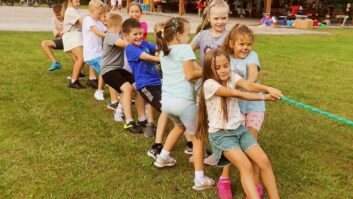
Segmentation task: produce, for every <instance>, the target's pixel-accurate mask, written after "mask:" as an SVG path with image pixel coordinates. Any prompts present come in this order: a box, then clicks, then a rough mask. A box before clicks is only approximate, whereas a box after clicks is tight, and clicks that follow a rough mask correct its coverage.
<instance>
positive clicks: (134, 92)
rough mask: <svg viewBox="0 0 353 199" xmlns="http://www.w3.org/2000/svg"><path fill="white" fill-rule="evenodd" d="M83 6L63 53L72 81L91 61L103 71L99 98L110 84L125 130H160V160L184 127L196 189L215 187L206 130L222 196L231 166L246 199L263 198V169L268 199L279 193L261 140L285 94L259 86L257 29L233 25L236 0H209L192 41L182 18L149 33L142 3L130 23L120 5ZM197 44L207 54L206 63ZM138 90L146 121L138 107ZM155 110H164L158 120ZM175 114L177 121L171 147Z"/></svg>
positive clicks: (162, 162)
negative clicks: (272, 106) (207, 167)
mask: <svg viewBox="0 0 353 199" xmlns="http://www.w3.org/2000/svg"><path fill="white" fill-rule="evenodd" d="M78 6H79V0H69V1H68V7H67V8H66V11H65V14H64V22H63V24H64V25H63V26H64V31H63V32H64V34H63V38H62V40H63V45H64V51H65V52H68V53H69V54H70V55H71V57H72V59H73V61H74V66H73V73H72V76H71V79H70V83H69V87H70V88H82V85H81V84H80V83H79V80H78V78H79V74H80V72H81V70H82V66H83V62H85V63H86V64H87V65H89V66H90V67H89V68H90V69H91V72H89V78H91V77H92V79H93V77H96V74H95V73H97V74H98V76H99V77H98V78H96V79H99V80H98V89H97V91H96V92H95V97H96V99H104V98H99V97H100V96H103V88H104V86H103V84H104V83H105V84H107V85H108V87H109V93H110V97H111V101H112V104H117V103H118V101H119V104H120V106H121V107H122V108H121V109H120V111H123V115H124V117H125V125H124V129H125V130H127V131H129V132H131V133H135V134H138V133H142V127H145V133H144V134H145V136H146V137H152V136H154V135H155V143H154V144H153V146H152V147H151V149H150V150H148V152H147V154H148V155H149V156H150V157H152V158H153V159H155V162H154V165H155V166H156V167H160V168H162V167H171V166H174V165H175V164H176V159H175V158H173V157H172V156H171V152H172V150H173V148H174V146H175V145H176V143H177V141H178V139H179V137H180V136H181V135H183V134H184V135H185V137H186V139H187V140H188V141H189V142H188V143H189V144H188V148H189V149H190V148H191V150H186V151H185V152H188V153H192V156H193V158H192V160H193V163H194V170H195V176H194V185H193V187H192V188H193V189H194V190H203V189H207V188H210V187H212V186H214V185H215V184H216V183H215V182H214V181H213V180H212V179H211V178H209V177H207V176H206V175H205V174H204V157H205V151H206V150H205V144H206V139H207V137H208V139H209V143H210V145H211V148H212V151H213V154H212V155H211V156H210V157H212V158H213V160H214V164H216V165H218V166H222V167H223V172H222V174H221V176H220V178H219V180H218V182H217V187H218V195H219V197H220V198H227V199H228V198H233V196H232V192H231V183H230V182H231V180H230V164H233V165H234V166H235V167H236V168H237V169H238V170H239V172H240V177H241V184H242V186H243V190H244V192H245V194H246V196H247V198H251V199H255V198H262V196H263V190H262V185H260V179H259V176H261V178H262V182H263V184H264V186H265V187H266V190H267V192H268V196H269V198H271V199H276V198H279V194H278V190H277V186H276V180H275V176H274V174H273V171H272V168H271V163H270V161H269V159H268V157H267V156H266V154H265V152H264V151H263V150H262V149H261V147H260V146H259V145H258V144H257V139H258V137H259V131H260V128H261V125H262V122H263V120H264V111H265V104H264V101H265V100H267V101H276V100H278V99H279V97H280V96H281V95H282V93H281V91H279V90H277V89H275V88H272V87H268V86H265V85H261V84H258V83H256V82H257V79H258V76H259V71H260V63H259V59H258V56H257V54H256V53H255V52H254V51H252V44H253V41H254V34H253V32H252V31H251V30H250V29H249V28H248V27H247V26H245V25H235V26H234V27H233V28H232V29H231V30H230V31H228V30H226V25H227V22H228V15H229V6H228V4H227V3H226V2H225V1H224V0H214V1H212V2H210V4H209V6H208V7H207V8H206V9H207V11H206V17H205V18H204V21H203V22H202V23H201V25H200V26H201V27H200V28H199V30H200V32H198V33H197V35H196V36H195V37H194V38H193V40H192V41H191V43H190V32H191V30H190V24H189V22H188V21H187V20H186V19H184V18H179V17H173V18H171V19H169V20H167V21H166V22H165V23H158V24H157V25H156V26H155V28H154V30H155V31H154V33H155V34H154V35H155V38H156V43H157V44H154V43H151V42H149V41H147V40H146V36H147V35H146V32H147V30H146V29H147V24H146V23H141V22H139V20H140V17H141V13H142V9H141V7H140V5H139V4H138V3H131V4H130V5H129V6H128V8H127V11H128V14H129V18H128V19H126V20H125V21H123V20H122V17H121V16H120V15H119V14H118V13H116V12H110V13H105V7H104V4H103V5H102V3H101V2H100V1H99V0H91V1H90V3H89V15H88V16H86V17H85V18H82V17H81V16H80V15H79V13H78V11H77V9H78ZM54 11H55V10H54ZM132 11H133V12H132ZM81 24H82V26H81ZM81 30H82V32H81ZM80 42H81V43H80ZM53 43H54V44H56V43H55V42H53ZM196 50H199V52H200V60H199V62H196V56H195V54H194V51H196ZM52 60H53V64H52V65H51V66H50V68H49V70H51V71H52V70H56V69H60V68H61V64H59V63H58V62H57V60H56V59H55V58H54V59H52ZM157 63H160V70H159V69H158V68H157V67H156V66H157ZM93 75H94V76H93ZM161 77H163V81H162V78H161ZM193 80H195V81H196V84H195V85H194V83H193ZM97 92H98V94H97ZM262 93H267V94H262ZM96 94H97V96H96ZM118 94H119V95H118ZM133 96H134V99H135V106H136V110H137V114H138V122H135V121H134V119H133V115H132V111H131V110H132V99H133ZM146 104H147V106H146ZM116 107H117V105H116ZM145 107H147V110H148V111H147V114H146V112H145ZM116 109H118V108H116ZM117 111H119V110H117ZM155 111H157V112H159V113H160V115H159V118H158V122H157V125H155V123H154V115H153V113H154V112H155ZM168 120H171V121H172V122H173V128H172V130H171V131H170V133H169V134H168V135H167V137H166V139H165V142H164V144H163V143H162V142H163V135H164V130H165V129H166V126H167V123H168ZM210 157H208V158H210Z"/></svg>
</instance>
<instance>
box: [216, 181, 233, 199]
mask: <svg viewBox="0 0 353 199" xmlns="http://www.w3.org/2000/svg"><path fill="white" fill-rule="evenodd" d="M230 184H231V181H230V179H221V178H220V179H219V180H218V183H217V189H218V197H219V198H221V199H233V194H232V189H231V186H230Z"/></svg>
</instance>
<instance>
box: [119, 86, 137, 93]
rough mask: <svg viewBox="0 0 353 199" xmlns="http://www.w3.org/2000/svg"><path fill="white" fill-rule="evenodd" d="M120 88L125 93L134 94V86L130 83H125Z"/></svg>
mask: <svg viewBox="0 0 353 199" xmlns="http://www.w3.org/2000/svg"><path fill="white" fill-rule="evenodd" d="M120 90H121V91H122V92H123V93H124V94H132V92H133V91H134V88H133V86H132V85H131V84H129V83H125V84H124V85H123V86H122V87H121V88H120Z"/></svg>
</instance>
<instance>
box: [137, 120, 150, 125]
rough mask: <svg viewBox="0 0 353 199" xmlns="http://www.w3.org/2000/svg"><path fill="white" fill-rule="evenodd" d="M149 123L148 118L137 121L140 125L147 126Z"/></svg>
mask: <svg viewBox="0 0 353 199" xmlns="http://www.w3.org/2000/svg"><path fill="white" fill-rule="evenodd" d="M147 123H148V122H147V120H143V121H137V125H138V126H140V127H146V126H147Z"/></svg>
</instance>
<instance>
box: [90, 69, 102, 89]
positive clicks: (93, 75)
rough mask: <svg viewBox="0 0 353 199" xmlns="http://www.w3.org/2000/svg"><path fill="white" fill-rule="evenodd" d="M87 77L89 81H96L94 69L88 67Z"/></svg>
mask: <svg viewBox="0 0 353 199" xmlns="http://www.w3.org/2000/svg"><path fill="white" fill-rule="evenodd" d="M88 76H89V79H91V80H92V79H97V76H96V72H94V69H93V68H91V67H88ZM98 82H99V81H98ZM98 89H99V87H98Z"/></svg>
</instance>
